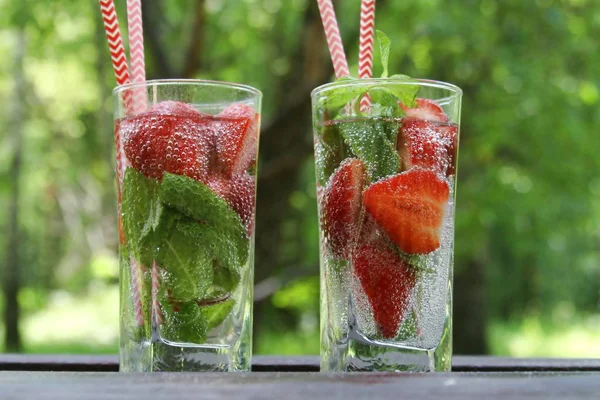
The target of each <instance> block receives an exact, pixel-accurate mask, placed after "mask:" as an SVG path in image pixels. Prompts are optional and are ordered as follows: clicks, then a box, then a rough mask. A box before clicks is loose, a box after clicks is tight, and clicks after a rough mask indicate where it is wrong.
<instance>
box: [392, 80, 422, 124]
mask: <svg viewBox="0 0 600 400" xmlns="http://www.w3.org/2000/svg"><path fill="white" fill-rule="evenodd" d="M391 78H394V79H398V80H403V81H406V82H412V81H413V80H412V79H411V78H410V77H408V76H406V75H392V77H391ZM385 90H386V91H388V92H389V93H391V94H392V95H393V96H394V97H395V98H396V103H397V102H398V100H400V101H401V102H402V104H404V105H405V106H407V107H409V108H414V107H416V106H417V102H416V99H417V93H418V92H419V85H416V84H414V85H406V84H402V83H392V84H388V85H386V86H385ZM402 115H404V112H402ZM402 115H400V116H402Z"/></svg>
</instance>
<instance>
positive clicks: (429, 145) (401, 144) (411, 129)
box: [397, 117, 458, 175]
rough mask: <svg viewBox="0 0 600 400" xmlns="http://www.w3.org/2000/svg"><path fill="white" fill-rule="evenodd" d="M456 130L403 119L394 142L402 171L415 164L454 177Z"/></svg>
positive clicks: (441, 125) (453, 126)
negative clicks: (395, 142) (398, 153)
mask: <svg viewBox="0 0 600 400" xmlns="http://www.w3.org/2000/svg"><path fill="white" fill-rule="evenodd" d="M457 131H458V130H457V127H456V125H450V124H446V123H439V122H432V121H426V120H422V119H416V118H410V117H409V118H407V117H404V118H403V119H402V127H401V128H400V130H399V131H398V140H397V144H398V151H399V152H400V158H401V160H402V168H403V170H405V171H406V170H409V169H410V168H412V167H413V166H415V165H418V166H420V167H423V168H427V169H432V170H434V171H438V172H440V173H442V174H448V175H451V174H453V173H454V164H455V163H456V141H457ZM450 172H451V173H450Z"/></svg>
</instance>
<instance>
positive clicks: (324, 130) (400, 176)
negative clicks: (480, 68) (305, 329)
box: [312, 78, 461, 371]
mask: <svg viewBox="0 0 600 400" xmlns="http://www.w3.org/2000/svg"><path fill="white" fill-rule="evenodd" d="M365 96H368V99H369V101H368V103H367V104H368V105H367V106H366V107H365V102H364V97H365ZM460 98H461V92H460V89H458V88H457V87H455V86H453V85H449V84H445V83H441V82H433V81H414V80H407V79H404V78H402V79H362V80H345V81H340V82H337V83H333V84H328V85H324V86H321V87H320V88H317V89H316V90H315V91H314V92H313V96H312V100H313V122H314V124H313V125H314V136H315V162H316V175H317V196H318V201H319V219H320V239H321V252H320V253H321V254H320V256H321V369H322V370H323V371H382V370H387V371H448V370H450V366H451V354H452V332H451V328H452V268H453V243H454V199H455V194H456V190H455V189H456V186H455V181H456V158H457V150H458V138H459V117H460ZM361 100H363V101H362V105H361Z"/></svg>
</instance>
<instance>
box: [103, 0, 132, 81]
mask: <svg viewBox="0 0 600 400" xmlns="http://www.w3.org/2000/svg"><path fill="white" fill-rule="evenodd" d="M100 11H101V12H102V20H103V21H104V29H105V30H106V39H108V47H109V49H110V58H111V59H112V64H113V69H114V71H115V78H116V79H117V85H125V84H127V83H129V69H128V67H127V56H126V55H125V48H124V47H123V39H122V38H121V31H120V30H119V21H118V19H117V11H116V10H115V3H114V2H113V0H100ZM125 93H127V92H125Z"/></svg>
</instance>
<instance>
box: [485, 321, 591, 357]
mask: <svg viewBox="0 0 600 400" xmlns="http://www.w3.org/2000/svg"><path fill="white" fill-rule="evenodd" d="M488 339H489V343H490V350H491V353H492V354H494V355H504V356H511V357H562V358H579V357H580V358H589V357H592V358H600V316H599V315H590V316H581V315H571V316H569V317H568V318H567V319H566V320H562V319H561V320H557V319H556V318H541V317H538V316H528V317H525V318H523V319H521V320H514V321H510V322H494V323H492V324H491V326H490V327H489V329H488Z"/></svg>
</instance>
